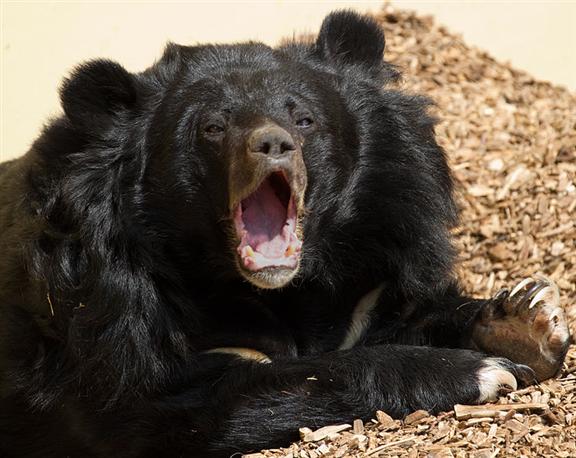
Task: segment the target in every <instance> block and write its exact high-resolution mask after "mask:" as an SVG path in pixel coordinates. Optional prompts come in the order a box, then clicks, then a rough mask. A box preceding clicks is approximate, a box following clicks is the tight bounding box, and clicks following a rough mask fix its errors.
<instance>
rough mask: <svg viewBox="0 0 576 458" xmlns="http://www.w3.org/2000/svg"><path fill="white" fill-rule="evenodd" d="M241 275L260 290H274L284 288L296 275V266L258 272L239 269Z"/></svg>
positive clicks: (267, 268) (272, 268) (270, 268)
mask: <svg viewBox="0 0 576 458" xmlns="http://www.w3.org/2000/svg"><path fill="white" fill-rule="evenodd" d="M241 272H242V275H243V276H244V278H246V280H248V281H249V282H250V283H252V284H253V285H254V286H257V287H258V288H261V289H276V288H282V287H283V286H286V285H287V284H288V283H290V281H292V279H293V278H294V277H295V276H296V274H297V273H298V266H296V267H295V268H289V267H283V266H279V267H265V268H263V269H260V270H256V271H250V270H246V269H244V268H241Z"/></svg>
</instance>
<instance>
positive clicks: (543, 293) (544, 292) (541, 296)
mask: <svg viewBox="0 0 576 458" xmlns="http://www.w3.org/2000/svg"><path fill="white" fill-rule="evenodd" d="M550 291H552V288H550V286H546V287H544V288H542V289H541V290H540V291H538V293H537V294H536V296H534V297H533V298H532V300H531V301H530V305H529V306H528V308H530V309H531V308H532V307H534V306H535V305H536V304H537V303H538V302H540V301H541V300H543V299H544V298H545V297H546V296H548V294H549V293H550Z"/></svg>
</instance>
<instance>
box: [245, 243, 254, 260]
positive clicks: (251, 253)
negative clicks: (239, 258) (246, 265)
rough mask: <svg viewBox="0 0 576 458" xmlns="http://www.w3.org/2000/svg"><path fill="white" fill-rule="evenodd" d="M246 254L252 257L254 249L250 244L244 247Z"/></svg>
mask: <svg viewBox="0 0 576 458" xmlns="http://www.w3.org/2000/svg"><path fill="white" fill-rule="evenodd" d="M245 252H246V255H247V256H249V257H251V258H253V257H254V250H253V249H252V247H251V246H250V245H248V246H246V248H245Z"/></svg>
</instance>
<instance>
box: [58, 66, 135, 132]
mask: <svg viewBox="0 0 576 458" xmlns="http://www.w3.org/2000/svg"><path fill="white" fill-rule="evenodd" d="M136 99H137V93H136V85H135V80H134V77H133V75H132V74H130V73H129V72H128V71H127V70H126V69H125V68H124V67H122V66H121V65H120V64H117V63H116V62H113V61H110V60H104V59H98V60H93V61H90V62H88V63H85V64H82V65H80V66H79V67H77V68H76V69H75V70H74V71H73V72H72V75H71V76H70V77H69V78H67V79H66V80H64V84H63V85H62V88H61V90H60V100H61V101H62V108H63V109H64V113H65V114H66V116H67V117H68V119H70V121H71V122H72V124H73V125H75V126H77V127H80V128H83V129H89V130H92V129H97V128H99V127H106V126H107V125H109V124H110V123H111V122H112V121H113V119H114V117H115V116H117V115H118V113H119V112H121V111H123V110H126V109H130V108H131V107H133V106H134V105H135V104H136Z"/></svg>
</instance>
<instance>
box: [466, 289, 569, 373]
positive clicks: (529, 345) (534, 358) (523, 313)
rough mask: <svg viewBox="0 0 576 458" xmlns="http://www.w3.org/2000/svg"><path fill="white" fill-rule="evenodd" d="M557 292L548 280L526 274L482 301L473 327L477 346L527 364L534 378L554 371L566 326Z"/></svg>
mask: <svg viewBox="0 0 576 458" xmlns="http://www.w3.org/2000/svg"><path fill="white" fill-rule="evenodd" d="M559 297H560V296H559V293H558V289H557V287H556V285H555V284H554V283H553V282H552V281H550V280H544V279H539V280H533V279H531V278H528V279H526V280H523V281H522V282H520V283H519V284H518V285H517V286H516V287H514V289H512V291H511V292H509V291H507V290H501V291H500V292H499V293H498V294H496V296H494V297H493V298H492V299H490V300H489V301H487V302H486V304H485V305H484V307H483V309H482V310H481V312H480V314H479V316H478V319H477V320H476V322H475V324H474V328H473V334H472V339H473V342H474V344H475V345H476V346H477V347H478V348H479V349H481V350H483V351H485V352H487V353H490V354H493V355H497V356H504V357H506V358H508V359H510V360H512V361H514V362H516V363H520V364H525V365H527V366H530V367H531V368H532V369H533V370H534V372H535V373H536V378H537V380H538V381H542V380H545V379H547V378H550V377H552V376H554V375H556V374H557V373H558V371H559V370H560V368H561V366H562V362H563V361H564V357H565V356H566V352H567V351H568V345H569V343H570V330H569V328H568V324H567V321H566V318H565V314H564V311H563V310H562V308H560V304H559V303H560V300H559Z"/></svg>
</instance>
